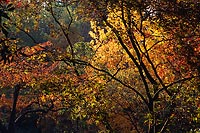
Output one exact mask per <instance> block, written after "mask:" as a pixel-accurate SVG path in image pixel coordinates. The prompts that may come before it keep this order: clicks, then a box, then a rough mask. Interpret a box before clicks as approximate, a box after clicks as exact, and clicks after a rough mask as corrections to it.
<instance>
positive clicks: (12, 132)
mask: <svg viewBox="0 0 200 133" xmlns="http://www.w3.org/2000/svg"><path fill="white" fill-rule="evenodd" d="M19 90H20V85H19V84H17V85H16V86H15V87H14V93H13V105H12V111H11V114H10V121H9V124H8V133H15V117H16V106H17V100H18V95H19Z"/></svg>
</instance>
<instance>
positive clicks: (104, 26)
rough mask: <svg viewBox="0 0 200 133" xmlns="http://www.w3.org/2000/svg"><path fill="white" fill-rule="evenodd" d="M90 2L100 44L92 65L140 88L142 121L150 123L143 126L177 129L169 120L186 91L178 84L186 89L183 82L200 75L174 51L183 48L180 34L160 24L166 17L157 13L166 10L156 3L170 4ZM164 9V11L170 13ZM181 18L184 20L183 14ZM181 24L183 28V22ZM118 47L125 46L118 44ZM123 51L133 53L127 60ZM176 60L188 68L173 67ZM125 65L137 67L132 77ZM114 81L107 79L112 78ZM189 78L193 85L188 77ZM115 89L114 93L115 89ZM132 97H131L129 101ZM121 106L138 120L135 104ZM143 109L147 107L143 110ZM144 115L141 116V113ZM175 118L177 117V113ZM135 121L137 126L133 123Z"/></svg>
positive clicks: (125, 84) (132, 87) (152, 129)
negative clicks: (129, 106)
mask: <svg viewBox="0 0 200 133" xmlns="http://www.w3.org/2000/svg"><path fill="white" fill-rule="evenodd" d="M87 2H89V3H90V4H91V5H92V6H90V7H91V8H92V9H89V10H87V9H85V10H87V11H88V12H87V13H89V14H90V15H91V16H92V17H91V19H92V20H93V21H94V22H93V23H94V28H93V30H94V32H93V38H94V39H95V42H94V48H95V47H97V48H96V51H97V53H96V54H97V58H96V59H95V61H94V62H96V63H95V64H92V65H94V66H97V65H98V67H97V68H96V70H99V71H101V72H104V73H105V75H106V77H107V78H108V77H110V80H115V81H117V82H119V83H120V84H121V85H122V86H123V87H126V88H128V89H130V90H132V91H133V92H134V93H135V95H133V96H136V97H139V101H142V103H143V104H144V105H145V106H143V107H142V109H141V110H140V115H141V114H142V113H141V111H142V110H143V111H144V112H143V113H144V114H143V118H144V119H143V120H142V121H139V122H138V123H139V124H141V123H142V124H145V123H146V126H143V131H145V132H163V131H165V130H169V131H171V132H172V131H173V128H170V123H169V121H171V119H173V116H174V114H173V113H174V111H175V110H176V109H177V108H179V106H177V105H176V104H175V103H176V102H177V101H179V99H178V98H177V96H178V95H179V93H180V95H182V94H181V93H184V92H182V91H180V90H179V87H178V86H180V85H181V86H182V87H181V88H182V89H184V88H185V85H184V84H183V82H184V81H189V80H191V79H196V80H197V79H198V77H199V75H198V73H197V71H193V70H191V69H190V68H189V64H188V62H185V59H183V58H180V56H179V55H177V53H175V51H174V49H175V48H177V47H178V45H176V44H177V40H176V39H177V38H174V36H173V35H175V33H170V34H169V33H168V32H166V31H167V30H166V29H165V28H166V27H164V29H163V28H162V27H161V26H160V25H159V24H160V23H159V20H160V19H161V18H159V19H157V18H158V16H159V17H160V12H161V11H162V10H161V11H160V12H159V10H158V11H157V8H156V7H158V8H159V7H161V8H162V7H163V8H165V7H164V6H162V2H160V3H159V1H155V2H156V3H155V2H154V3H151V2H150V1H126V0H122V1H117V2H116V1H101V2H100V3H98V2H94V1H87ZM87 2H86V3H87ZM83 4H85V3H83ZM87 4H88V3H87ZM154 4H155V5H156V7H155V5H154ZM171 4H173V3H171V2H169V3H167V2H166V3H165V2H164V5H167V6H169V7H170V5H171ZM177 4H180V3H177ZM105 7H107V8H105ZM167 9H169V8H167ZM174 9H175V8H174ZM85 10H84V11H85ZM91 11H92V12H91ZM193 11H194V10H192V12H193ZM94 12H95V13H94ZM163 12H164V13H163V14H165V13H166V14H167V13H169V12H165V11H163ZM161 14H162V12H161ZM86 15H87V14H86ZM176 15H177V14H176ZM86 17H87V16H86ZM163 18H164V17H163ZM194 19H195V17H194ZM167 20H168V18H167ZM181 20H183V21H184V19H183V18H182V19H181ZM169 21H170V19H169ZM182 26H183V27H184V25H182ZM197 33H198V32H197ZM115 43H116V44H115ZM171 43H173V44H171ZM169 44H170V45H169ZM118 47H121V48H120V49H119V48H118ZM100 50H102V51H100ZM112 50H114V51H112ZM115 50H116V51H115ZM120 51H122V52H120ZM105 54H107V55H105ZM169 54H172V55H173V56H171V57H172V58H176V59H177V60H173V61H172V60H170V59H169V58H170V55H169ZM122 55H124V56H126V55H128V57H126V58H127V59H123V56H122ZM118 56H119V57H118ZM109 57H110V58H109ZM115 61H116V62H115ZM123 61H124V62H123ZM125 61H126V62H125ZM174 61H175V62H174ZM174 63H176V65H179V66H180V65H181V66H183V67H181V68H180V69H179V70H176V69H175V70H174V68H175V66H174V65H173V64H174ZM113 64H114V65H113ZM110 66H111V67H110ZM124 68H125V70H126V69H132V70H130V72H126V77H128V78H122V77H123V76H122V75H125V72H124V73H123V74H122V75H121V73H122V70H123V69H124ZM135 73H137V74H135ZM177 73H179V74H180V75H179V74H177ZM127 74H128V75H129V74H130V77H129V76H127ZM133 75H137V76H134V77H138V78H131V76H132V77H133ZM107 78H106V79H107ZM110 80H109V79H108V81H110ZM133 83H134V84H133ZM141 83H142V84H141ZM184 83H187V85H188V82H184ZM194 84H198V83H194ZM115 85H116V83H115ZM108 86H109V85H108ZM190 86H191V88H190V89H191V90H193V89H192V88H193V87H194V86H193V85H192V84H190ZM192 86H193V87H192ZM113 87H114V86H112V88H113ZM138 87H139V88H138ZM108 88H109V87H108ZM116 88H117V89H114V90H113V91H118V86H116ZM110 89H111V88H110ZM110 91H111V92H112V89H111V90H110ZM111 92H110V93H111ZM123 92H124V91H123ZM195 93H196V92H195ZM183 95H184V94H183ZM185 95H188V94H185ZM125 97H126V96H125ZM127 97H128V96H127ZM195 97H196V96H195ZM197 97H198V96H197ZM132 99H133V101H134V102H131V103H133V104H135V105H137V104H136V103H135V101H136V99H134V98H132ZM114 100H115V99H113V101H114ZM176 100H177V101H176ZM128 101H129V102H130V100H128ZM118 104H120V103H118ZM122 105H125V104H122ZM195 106H196V108H195V110H197V109H198V107H197V104H195ZM187 107H188V105H187ZM122 108H123V109H124V110H126V111H127V110H128V113H129V115H130V116H131V117H132V118H130V121H131V119H135V120H138V118H134V115H133V114H134V113H135V111H134V109H132V108H134V107H131V108H127V107H122ZM144 108H146V109H145V110H144ZM189 108H191V107H189ZM147 112H148V113H147ZM175 112H176V111H175ZM183 113H185V112H183ZM196 113H197V112H196ZM145 114H146V115H145ZM136 116H139V115H136ZM145 116H146V118H148V119H147V121H146V120H145ZM139 119H141V116H140V117H139ZM174 119H176V117H175V118H174ZM178 119H180V118H177V120H178ZM186 119H187V118H186ZM189 119H190V118H189ZM178 121H179V120H178ZM192 121H193V120H192ZM140 122H141V123H140ZM133 123H134V122H133ZM192 123H193V122H192ZM194 123H195V122H194ZM187 124H189V123H187ZM196 124H197V123H196ZM133 126H135V125H134V124H133ZM167 127H169V128H167ZM140 128H141V127H140ZM192 128H193V127H192V126H187V127H186V126H185V127H184V128H183V129H181V128H180V129H177V131H181V130H183V131H189V130H190V129H192ZM135 130H137V131H138V132H140V130H138V129H137V127H135Z"/></svg>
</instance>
